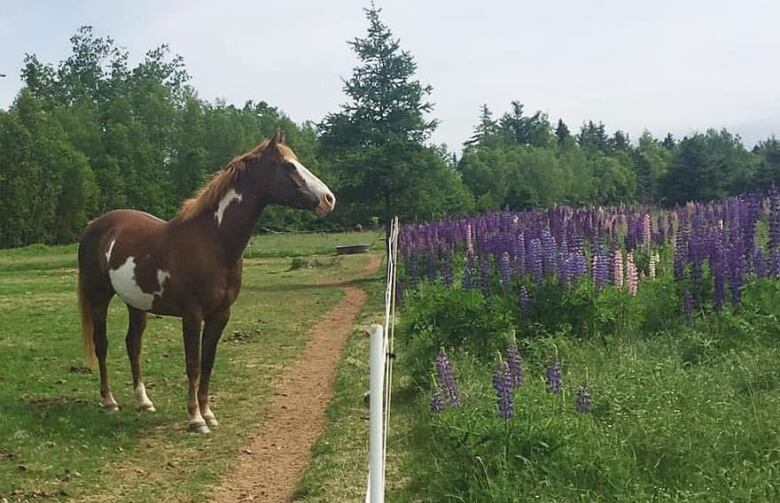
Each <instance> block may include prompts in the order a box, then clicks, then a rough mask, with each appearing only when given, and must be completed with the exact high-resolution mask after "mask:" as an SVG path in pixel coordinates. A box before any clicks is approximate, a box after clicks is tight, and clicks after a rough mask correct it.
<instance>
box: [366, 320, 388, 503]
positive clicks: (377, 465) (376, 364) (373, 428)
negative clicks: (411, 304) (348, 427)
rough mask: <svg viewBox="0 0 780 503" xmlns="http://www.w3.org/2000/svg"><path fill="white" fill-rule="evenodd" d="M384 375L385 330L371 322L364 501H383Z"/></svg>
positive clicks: (380, 502) (373, 502) (375, 502)
mask: <svg viewBox="0 0 780 503" xmlns="http://www.w3.org/2000/svg"><path fill="white" fill-rule="evenodd" d="M384 378H385V332H384V329H383V328H382V325H376V324H375V325H372V326H371V364H370V382H371V393H370V399H371V410H370V413H369V437H368V492H367V494H368V495H369V498H368V501H370V502H371V503H384V500H385V488H384V485H385V480H384V479H385V477H384V474H385V468H384V462H385V457H384V452H383V451H384V435H383V433H384V432H383V426H384V410H383V408H384V407H383V406H384V389H383V388H384Z"/></svg>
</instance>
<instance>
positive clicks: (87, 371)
mask: <svg viewBox="0 0 780 503" xmlns="http://www.w3.org/2000/svg"><path fill="white" fill-rule="evenodd" d="M68 373H69V374H91V373H92V369H91V368H89V367H84V366H78V367H77V366H72V367H71V368H70V369H68Z"/></svg>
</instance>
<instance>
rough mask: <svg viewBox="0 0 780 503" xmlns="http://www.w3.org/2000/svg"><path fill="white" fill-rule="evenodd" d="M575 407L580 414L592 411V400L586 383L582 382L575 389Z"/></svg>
mask: <svg viewBox="0 0 780 503" xmlns="http://www.w3.org/2000/svg"><path fill="white" fill-rule="evenodd" d="M576 409H577V412H580V413H582V414H589V413H591V412H592V411H593V400H592V399H591V396H590V391H589V387H588V385H587V383H583V384H582V386H580V389H578V390H577V401H576Z"/></svg>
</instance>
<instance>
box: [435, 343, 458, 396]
mask: <svg viewBox="0 0 780 503" xmlns="http://www.w3.org/2000/svg"><path fill="white" fill-rule="evenodd" d="M436 378H437V380H438V382H439V383H440V384H441V386H442V391H443V393H444V397H445V398H446V400H447V402H448V403H449V404H450V405H452V406H453V407H455V408H456V409H460V390H459V389H458V383H457V382H455V376H453V374H452V364H451V363H450V359H449V358H448V357H447V353H445V352H444V348H441V349H440V350H439V354H438V355H436Z"/></svg>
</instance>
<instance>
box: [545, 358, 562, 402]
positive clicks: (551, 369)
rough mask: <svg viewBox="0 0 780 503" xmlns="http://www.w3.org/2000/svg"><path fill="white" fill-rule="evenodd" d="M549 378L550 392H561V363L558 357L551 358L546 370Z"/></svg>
mask: <svg viewBox="0 0 780 503" xmlns="http://www.w3.org/2000/svg"><path fill="white" fill-rule="evenodd" d="M545 376H546V379H547V390H548V391H549V392H550V393H554V394H556V395H557V394H559V393H560V392H561V365H560V363H558V360H557V359H552V360H550V363H548V364H547V370H546V372H545Z"/></svg>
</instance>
